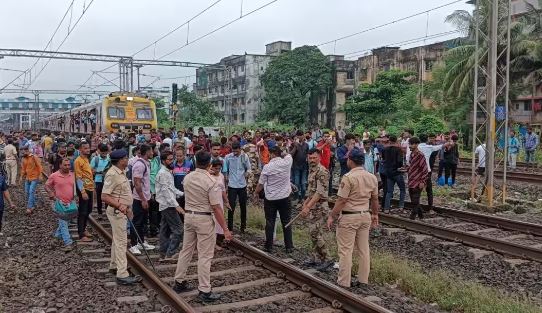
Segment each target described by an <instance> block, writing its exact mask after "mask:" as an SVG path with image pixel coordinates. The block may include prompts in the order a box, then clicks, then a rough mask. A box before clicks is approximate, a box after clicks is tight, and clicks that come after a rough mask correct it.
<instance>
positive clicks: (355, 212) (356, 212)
mask: <svg viewBox="0 0 542 313" xmlns="http://www.w3.org/2000/svg"><path fill="white" fill-rule="evenodd" d="M363 213H369V210H365V211H341V214H363Z"/></svg>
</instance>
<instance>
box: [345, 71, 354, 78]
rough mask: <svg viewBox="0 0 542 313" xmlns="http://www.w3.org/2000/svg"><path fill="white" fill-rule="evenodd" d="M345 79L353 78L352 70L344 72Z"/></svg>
mask: <svg viewBox="0 0 542 313" xmlns="http://www.w3.org/2000/svg"><path fill="white" fill-rule="evenodd" d="M346 79H354V71H348V72H346Z"/></svg>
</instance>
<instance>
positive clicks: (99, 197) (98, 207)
mask: <svg viewBox="0 0 542 313" xmlns="http://www.w3.org/2000/svg"><path fill="white" fill-rule="evenodd" d="M103 188H104V183H103V182H96V210H97V211H98V214H100V215H102V213H103V211H102V208H103V203H102V189H103Z"/></svg>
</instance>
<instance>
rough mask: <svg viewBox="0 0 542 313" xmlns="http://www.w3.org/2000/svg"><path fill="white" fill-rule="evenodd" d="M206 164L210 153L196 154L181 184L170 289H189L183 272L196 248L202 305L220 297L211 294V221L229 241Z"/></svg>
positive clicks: (230, 237) (208, 162) (217, 193)
mask: <svg viewBox="0 0 542 313" xmlns="http://www.w3.org/2000/svg"><path fill="white" fill-rule="evenodd" d="M210 162H211V154H210V153H209V152H207V151H203V150H202V151H199V152H198V153H196V170H195V171H194V172H191V173H189V174H188V175H187V176H186V178H185V181H184V193H185V201H186V206H185V210H184V211H185V217H184V236H183V237H184V240H183V248H182V250H181V252H180V254H179V260H178V262H177V269H176V271H175V284H174V287H173V289H174V290H175V291H176V292H178V293H180V292H184V291H188V290H190V289H191V286H190V285H189V284H188V281H187V280H186V271H187V269H188V266H189V264H190V261H191V260H192V254H193V253H194V250H195V249H196V247H197V249H198V266H197V268H198V290H199V295H198V298H199V299H200V300H201V301H204V302H211V301H216V300H218V299H220V297H221V295H220V294H217V293H213V292H212V291H211V260H212V259H213V256H214V250H215V245H216V232H215V231H216V229H215V228H216V227H215V219H216V221H217V222H218V224H219V225H220V227H222V229H223V230H224V238H225V239H226V240H232V239H233V235H232V233H231V232H230V230H229V229H228V227H227V225H226V222H225V220H224V213H223V210H222V207H221V206H220V203H221V196H220V195H221V193H220V192H219V190H220V189H219V188H220V187H219V186H218V183H217V182H216V179H215V177H214V176H212V175H211V174H210V173H209V171H208V169H209V166H210ZM213 214H214V219H213Z"/></svg>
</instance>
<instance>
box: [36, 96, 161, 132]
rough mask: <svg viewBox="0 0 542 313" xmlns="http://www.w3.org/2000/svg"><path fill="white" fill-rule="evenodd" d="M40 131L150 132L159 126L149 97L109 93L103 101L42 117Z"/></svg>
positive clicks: (154, 107)
mask: <svg viewBox="0 0 542 313" xmlns="http://www.w3.org/2000/svg"><path fill="white" fill-rule="evenodd" d="M38 125H39V128H40V129H41V130H42V131H52V132H66V133H77V134H96V133H102V132H103V133H111V132H117V131H119V130H121V131H122V132H131V131H133V132H138V131H139V130H142V131H143V133H149V132H150V130H151V129H156V128H157V126H158V122H157V117H156V105H155V103H154V101H153V100H152V99H149V98H148V96H146V95H142V94H136V93H120V92H119V93H116V92H115V93H111V94H109V95H108V96H106V97H104V98H103V99H102V100H99V101H96V102H93V103H88V104H83V105H81V106H79V107H76V108H74V109H71V110H67V111H64V112H60V113H56V114H53V115H50V116H47V117H44V118H41V119H40V121H39V123H38Z"/></svg>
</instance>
